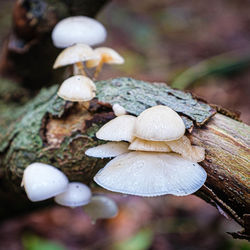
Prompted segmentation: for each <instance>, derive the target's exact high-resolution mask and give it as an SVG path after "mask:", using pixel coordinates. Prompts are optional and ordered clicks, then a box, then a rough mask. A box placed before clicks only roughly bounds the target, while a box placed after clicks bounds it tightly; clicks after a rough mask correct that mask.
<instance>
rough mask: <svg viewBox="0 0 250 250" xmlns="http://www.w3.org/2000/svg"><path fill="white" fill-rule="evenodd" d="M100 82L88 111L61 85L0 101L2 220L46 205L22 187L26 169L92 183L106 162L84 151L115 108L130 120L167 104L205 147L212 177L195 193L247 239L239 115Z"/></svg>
mask: <svg viewBox="0 0 250 250" xmlns="http://www.w3.org/2000/svg"><path fill="white" fill-rule="evenodd" d="M96 85H97V96H96V98H95V99H94V100H92V101H91V102H90V105H89V107H88V109H86V107H85V108H84V107H83V106H82V105H80V104H75V103H72V102H65V101H64V100H62V99H60V98H59V97H58V96H57V95H56V90H57V86H53V87H50V88H49V89H43V90H42V91H41V92H40V94H39V95H38V96H37V97H35V98H34V99H33V100H31V101H29V102H26V103H25V104H23V105H20V103H17V102H15V101H13V99H11V98H8V99H5V100H3V101H2V102H1V103H0V110H1V114H0V171H1V172H0V174H1V175H0V176H1V177H0V186H1V189H0V190H1V192H0V196H1V203H2V204H4V206H2V207H1V210H2V211H1V212H2V215H4V216H6V212H7V213H9V214H12V213H17V212H21V211H25V210H27V209H31V208H32V207H41V206H43V205H47V203H31V202H29V201H27V199H26V196H25V194H24V191H23V189H22V188H21V187H20V183H21V178H22V174H23V170H24V169H25V168H26V167H27V166H28V165H29V164H30V163H32V162H35V161H38V162H44V163H48V164H52V165H54V166H56V167H58V168H59V169H61V170H62V171H63V172H64V173H65V174H66V175H67V176H68V177H69V179H70V180H74V181H81V182H85V183H87V184H91V185H93V184H92V178H93V176H94V175H95V173H96V172H97V171H98V170H99V169H100V168H102V167H103V166H104V165H105V164H106V162H107V160H102V159H96V158H90V157H87V156H86V155H85V154H84V152H85V150H86V149H88V148H90V147H93V146H96V145H98V144H100V143H103V142H101V141H100V140H98V139H97V138H96V137H95V132H96V131H97V130H98V129H99V128H100V126H101V125H102V124H104V123H106V122H107V121H109V120H110V119H112V118H114V114H113V112H112V108H111V107H112V105H113V104H114V103H119V104H120V105H122V106H123V107H124V108H125V109H126V111H127V112H128V113H130V114H132V115H138V114H140V113H141V112H142V111H143V110H145V109H146V108H148V107H151V106H154V105H157V104H162V105H167V106H169V107H171V108H172V109H174V110H175V111H176V112H178V113H179V114H180V115H181V116H182V118H183V120H184V122H185V125H186V128H187V135H188V137H189V138H190V139H191V141H192V143H193V144H194V145H199V146H202V147H204V148H205V149H206V159H205V160H204V161H203V162H201V165H202V166H203V167H204V168H205V170H206V172H207V174H208V178H207V181H206V183H205V185H204V186H203V187H202V188H201V189H200V190H199V191H198V192H197V193H196V195H198V196H200V197H201V198H203V199H204V200H206V201H207V202H209V203H211V204H213V205H215V206H216V207H217V208H218V209H219V211H224V212H225V213H226V214H228V215H229V216H230V217H232V218H233V219H234V220H235V221H237V222H238V223H239V224H240V225H241V226H242V227H243V229H244V230H243V232H241V233H235V234H234V237H242V238H248V237H249V207H250V206H249V205H250V204H249V203H250V200H249V166H250V157H249V134H250V127H249V126H247V125H246V124H244V123H242V122H240V121H237V120H235V119H236V118H237V114H233V113H230V112H229V111H227V110H224V109H222V108H218V107H216V108H215V107H214V106H210V105H208V104H206V103H205V102H204V101H202V100H200V99H197V98H195V97H193V96H192V95H191V94H190V93H186V92H183V91H178V90H174V89H171V88H170V87H168V86H167V85H165V84H162V83H147V82H143V81H138V80H134V79H130V78H117V79H113V80H107V81H100V82H97V83H96ZM6 86H8V84H6ZM12 86H13V85H12ZM19 88H20V87H19V86H17V87H16V89H15V88H14V87H12V89H11V90H10V92H11V93H16V92H17V91H18V89H19ZM6 91H7V90H6ZM20 91H21V90H20ZM18 92H19V91H18ZM5 96H6V93H5ZM7 96H8V95H7ZM10 96H12V94H10ZM0 97H1V96H0ZM10 103H11V105H10ZM222 113H223V114H222Z"/></svg>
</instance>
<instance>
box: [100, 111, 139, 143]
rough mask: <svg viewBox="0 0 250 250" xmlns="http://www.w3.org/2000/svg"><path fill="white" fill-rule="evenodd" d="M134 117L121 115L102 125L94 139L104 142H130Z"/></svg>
mask: <svg viewBox="0 0 250 250" xmlns="http://www.w3.org/2000/svg"><path fill="white" fill-rule="evenodd" d="M135 120H136V117H135V116H132V115H121V116H118V117H116V118H114V119H113V120H111V121H109V122H108V123H106V124H105V125H103V126H102V127H101V128H100V129H99V130H98V132H97V133H96V137H97V138H98V139H101V140H106V141H129V142H130V141H132V139H133V132H134V125H135Z"/></svg>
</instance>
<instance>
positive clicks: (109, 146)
mask: <svg viewBox="0 0 250 250" xmlns="http://www.w3.org/2000/svg"><path fill="white" fill-rule="evenodd" d="M124 153H128V143H127V142H108V143H106V144H102V145H99V146H96V147H93V148H89V149H87V150H86V152H85V154H86V155H87V156H91V157H97V158H111V157H116V156H118V155H121V154H124Z"/></svg>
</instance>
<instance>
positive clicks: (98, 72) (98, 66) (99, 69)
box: [94, 58, 104, 79]
mask: <svg viewBox="0 0 250 250" xmlns="http://www.w3.org/2000/svg"><path fill="white" fill-rule="evenodd" d="M103 64H104V59H103V58H102V59H101V60H100V62H99V64H98V65H97V67H96V69H95V74H94V79H97V77H98V75H99V74H100V72H101V70H102V67H103Z"/></svg>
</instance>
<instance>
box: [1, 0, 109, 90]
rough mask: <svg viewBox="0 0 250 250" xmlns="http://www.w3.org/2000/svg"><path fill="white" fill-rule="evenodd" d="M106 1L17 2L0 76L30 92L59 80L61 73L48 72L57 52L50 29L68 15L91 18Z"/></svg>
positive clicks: (45, 0) (42, 0) (20, 0)
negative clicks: (16, 82)
mask: <svg viewBox="0 0 250 250" xmlns="http://www.w3.org/2000/svg"><path fill="white" fill-rule="evenodd" d="M108 1H109V0H98V1H92V0H70V1H69V0H17V1H16V3H15V6H14V9H13V27H12V30H11V31H10V34H9V36H8V38H7V39H6V40H5V42H4V46H3V48H2V51H1V57H0V74H1V75H2V76H4V77H8V78H11V79H14V80H18V81H19V82H21V83H22V84H23V85H25V86H28V87H29V88H30V89H40V87H41V86H44V84H45V83H46V84H49V83H51V82H53V81H54V82H55V81H56V80H57V79H58V80H59V79H61V77H62V76H63V71H62V70H57V71H54V72H53V71H52V65H53V63H54V60H55V58H56V56H57V55H58V53H59V49H56V48H55V47H54V46H53V44H52V41H51V31H52V29H53V27H54V26H55V24H56V23H57V22H58V21H60V20H61V19H63V18H65V17H68V16H73V15H86V16H90V17H93V16H95V15H96V14H97V13H98V11H99V10H100V9H101V8H102V7H103V5H104V4H105V3H107V2H108ZM41 69H42V70H41Z"/></svg>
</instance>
